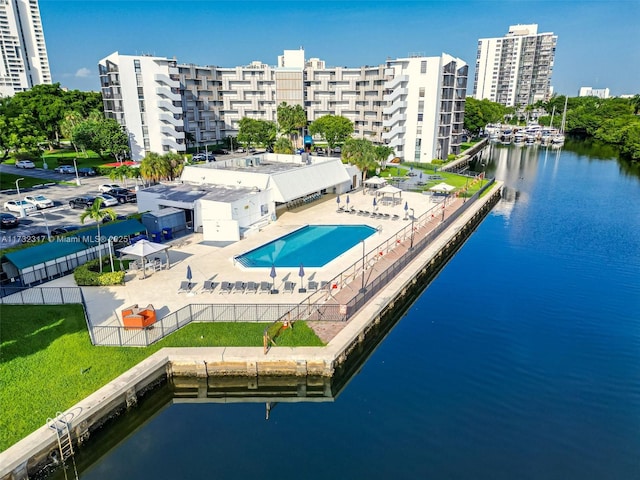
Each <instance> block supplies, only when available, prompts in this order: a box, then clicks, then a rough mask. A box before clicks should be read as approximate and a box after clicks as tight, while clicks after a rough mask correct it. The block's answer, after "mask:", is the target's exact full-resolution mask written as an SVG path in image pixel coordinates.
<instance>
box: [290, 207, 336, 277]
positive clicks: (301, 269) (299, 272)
mask: <svg viewBox="0 0 640 480" xmlns="http://www.w3.org/2000/svg"><path fill="white" fill-rule="evenodd" d="M347 198H348V197H347ZM298 276H299V277H300V288H301V289H302V288H304V286H303V284H302V279H303V277H304V267H303V266H302V264H300V270H298Z"/></svg>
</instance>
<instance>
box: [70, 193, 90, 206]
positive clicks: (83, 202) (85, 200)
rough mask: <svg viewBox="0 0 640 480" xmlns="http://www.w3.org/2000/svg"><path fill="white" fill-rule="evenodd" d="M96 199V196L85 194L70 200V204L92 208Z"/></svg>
mask: <svg viewBox="0 0 640 480" xmlns="http://www.w3.org/2000/svg"><path fill="white" fill-rule="evenodd" d="M95 201H96V197H91V196H88V195H84V196H81V197H75V198H73V199H71V200H69V206H70V207H71V208H91V207H92V206H93V202H95Z"/></svg>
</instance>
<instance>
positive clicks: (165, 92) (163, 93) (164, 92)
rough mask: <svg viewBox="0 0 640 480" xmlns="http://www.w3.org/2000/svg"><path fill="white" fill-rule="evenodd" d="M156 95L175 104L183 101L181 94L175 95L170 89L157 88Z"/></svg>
mask: <svg viewBox="0 0 640 480" xmlns="http://www.w3.org/2000/svg"><path fill="white" fill-rule="evenodd" d="M156 95H158V96H159V97H163V98H166V99H169V100H171V101H173V102H179V101H180V100H181V97H180V94H179V93H173V92H172V91H171V89H170V88H169V87H157V88H156Z"/></svg>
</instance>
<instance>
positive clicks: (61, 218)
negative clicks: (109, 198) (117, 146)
mask: <svg viewBox="0 0 640 480" xmlns="http://www.w3.org/2000/svg"><path fill="white" fill-rule="evenodd" d="M5 173H12V174H14V175H20V176H22V177H35V178H40V179H42V182H43V183H42V186H41V187H36V188H20V197H23V196H24V195H28V194H32V193H35V192H37V193H39V194H42V195H44V196H46V197H47V198H50V199H51V200H53V202H54V205H55V206H54V207H53V208H48V209H45V210H38V211H37V212H33V213H31V214H30V215H28V216H27V217H25V218H22V219H20V226H19V227H17V228H12V229H7V230H2V231H1V234H0V249H1V248H8V247H10V246H14V245H17V244H19V243H21V242H22V241H24V240H26V241H29V240H30V236H32V235H33V234H35V233H46V231H47V227H48V228H49V229H50V230H53V229H54V228H57V227H62V226H66V225H80V213H81V210H73V209H71V208H69V200H70V199H71V198H73V197H76V196H79V195H86V194H91V195H95V194H97V193H98V186H99V185H101V184H103V183H114V182H112V181H111V180H109V179H108V178H107V177H80V185H76V184H75V176H74V175H65V174H61V173H57V172H54V171H53V170H43V169H41V168H34V169H30V170H24V169H20V168H16V167H14V166H13V165H5V164H0V175H1V174H5ZM56 181H65V182H69V183H68V184H66V183H65V184H58V183H55V184H53V185H52V184H51V183H52V182H56ZM128 186H130V187H132V186H133V184H132V183H131V181H130V184H129V185H128ZM18 198H19V197H18V192H17V191H16V190H15V189H13V190H4V191H0V205H2V206H3V205H4V202H6V201H7V200H16V199H18ZM113 209H114V210H115V211H116V213H117V214H119V215H129V214H131V213H135V212H137V211H138V208H137V205H136V204H135V203H129V204H125V205H118V206H116V207H113ZM12 213H14V212H12ZM14 215H16V216H18V215H17V214H16V213H14ZM87 224H88V223H87Z"/></svg>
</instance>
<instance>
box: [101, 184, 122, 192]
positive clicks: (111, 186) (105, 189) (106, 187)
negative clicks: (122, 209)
mask: <svg viewBox="0 0 640 480" xmlns="http://www.w3.org/2000/svg"><path fill="white" fill-rule="evenodd" d="M116 188H122V187H121V186H120V185H118V184H117V183H105V184H102V185H100V186H99V187H98V190H100V192H101V193H107V192H108V191H109V190H113V189H116Z"/></svg>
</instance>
